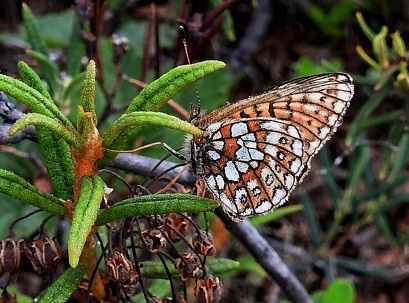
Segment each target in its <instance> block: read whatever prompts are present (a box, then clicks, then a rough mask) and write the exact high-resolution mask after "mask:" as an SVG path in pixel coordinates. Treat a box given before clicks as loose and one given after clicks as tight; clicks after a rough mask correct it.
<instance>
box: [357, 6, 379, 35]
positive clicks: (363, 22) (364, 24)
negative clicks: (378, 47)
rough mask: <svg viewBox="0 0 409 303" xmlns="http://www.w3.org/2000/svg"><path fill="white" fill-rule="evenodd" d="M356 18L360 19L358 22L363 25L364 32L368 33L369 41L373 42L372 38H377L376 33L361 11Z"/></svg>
mask: <svg viewBox="0 0 409 303" xmlns="http://www.w3.org/2000/svg"><path fill="white" fill-rule="evenodd" d="M356 20H357V21H358V24H359V26H360V27H361V30H362V32H363V33H364V34H365V35H366V37H367V38H368V39H369V41H371V42H372V40H373V39H374V38H375V33H374V32H373V31H372V29H371V28H370V27H369V26H368V24H367V23H366V22H365V20H364V17H363V16H362V13H361V12H356Z"/></svg>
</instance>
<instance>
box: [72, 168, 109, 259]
mask: <svg viewBox="0 0 409 303" xmlns="http://www.w3.org/2000/svg"><path fill="white" fill-rule="evenodd" d="M103 196H104V182H103V181H102V179H101V178H100V177H99V176H98V175H93V176H84V177H83V178H82V179H81V193H80V197H79V199H78V204H77V206H76V207H75V211H74V217H73V219H72V225H71V229H70V233H69V236H68V259H69V263H70V265H71V267H77V266H78V262H79V259H80V256H81V252H82V249H83V248H84V244H85V241H86V240H87V237H88V235H89V233H90V232H91V228H92V226H93V225H94V222H95V219H96V218H97V215H98V211H99V207H100V204H101V201H102V198H103Z"/></svg>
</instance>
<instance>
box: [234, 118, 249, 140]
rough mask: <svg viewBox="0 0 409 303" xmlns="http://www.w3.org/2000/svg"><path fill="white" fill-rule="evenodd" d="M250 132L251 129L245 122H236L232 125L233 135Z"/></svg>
mask: <svg viewBox="0 0 409 303" xmlns="http://www.w3.org/2000/svg"><path fill="white" fill-rule="evenodd" d="M248 132H249V129H248V127H247V124H246V123H244V122H240V123H235V124H233V125H232V126H231V136H232V137H238V136H241V135H244V134H247V133H248Z"/></svg>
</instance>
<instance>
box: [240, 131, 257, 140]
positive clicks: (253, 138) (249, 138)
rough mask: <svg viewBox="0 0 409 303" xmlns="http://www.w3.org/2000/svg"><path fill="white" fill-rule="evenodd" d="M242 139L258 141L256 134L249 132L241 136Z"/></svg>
mask: <svg viewBox="0 0 409 303" xmlns="http://www.w3.org/2000/svg"><path fill="white" fill-rule="evenodd" d="M241 139H242V140H243V141H256V136H255V135H254V134H253V133H248V134H245V135H244V136H241Z"/></svg>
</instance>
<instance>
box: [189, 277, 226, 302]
mask: <svg viewBox="0 0 409 303" xmlns="http://www.w3.org/2000/svg"><path fill="white" fill-rule="evenodd" d="M194 295H195V297H196V302H197V303H217V302H219V301H220V299H221V296H222V284H221V282H220V280H219V278H218V277H213V276H211V275H209V276H207V277H206V278H201V279H196V286H195V291H194Z"/></svg>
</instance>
